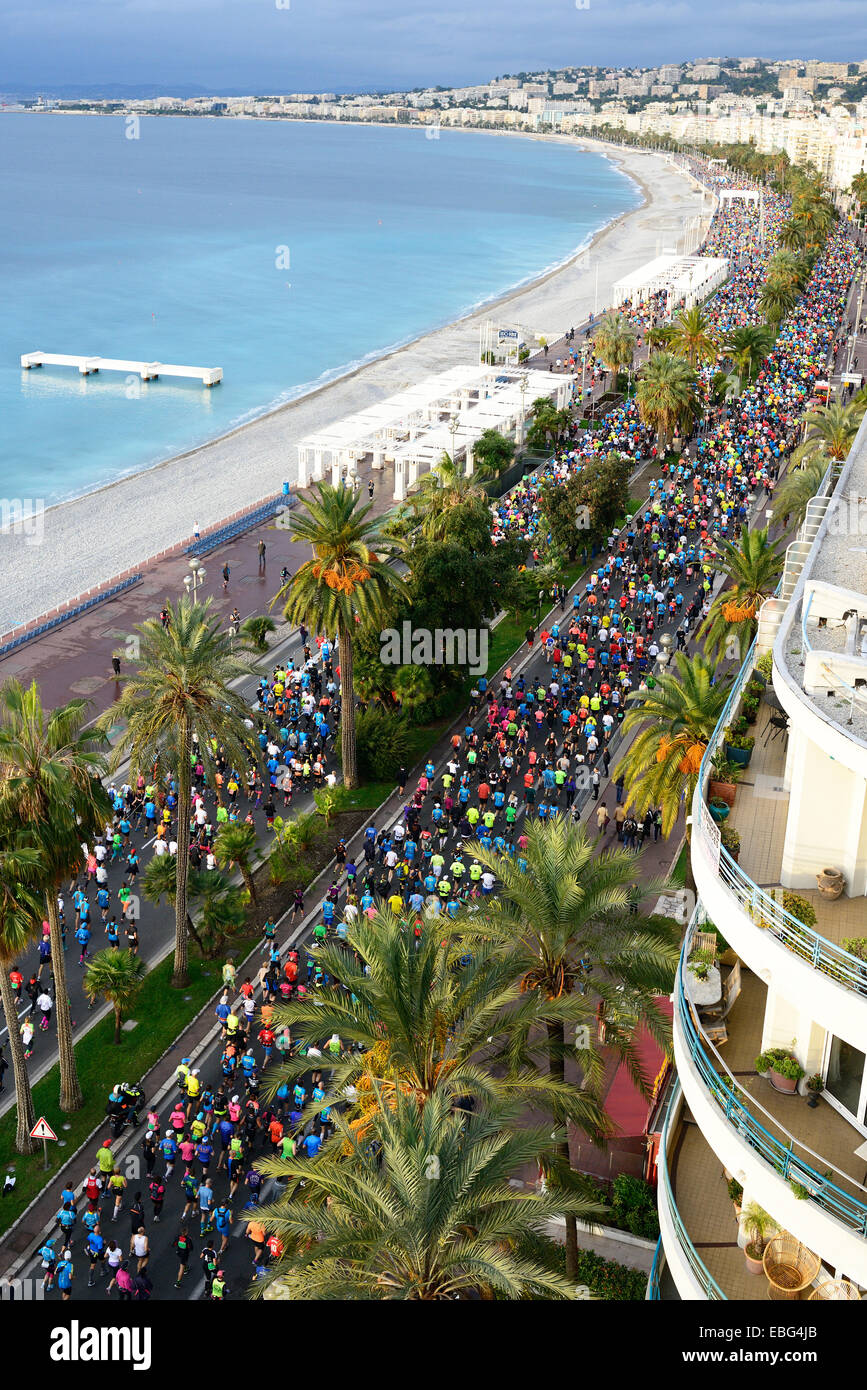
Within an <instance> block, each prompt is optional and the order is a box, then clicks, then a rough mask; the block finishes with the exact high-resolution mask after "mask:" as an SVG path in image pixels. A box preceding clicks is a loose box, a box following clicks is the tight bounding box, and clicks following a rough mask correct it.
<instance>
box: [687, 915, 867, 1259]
mask: <svg viewBox="0 0 867 1390" xmlns="http://www.w3.org/2000/svg"><path fill="white" fill-rule="evenodd" d="M702 917H703V913H702V911H701V909H700V908H697V909H696V912H695V913H694V914H693V918H692V922H691V923H690V926H689V928H688V929H687V933H686V936H685V938H684V944H683V950H682V952H681V957H680V967H679V969H678V972H677V983H676V986H675V1008H676V1010H677V1017H678V1022H679V1023H680V1026H681V1029H682V1031H683V1036H684V1040H685V1042H686V1046H687V1049H688V1051H689V1055H690V1057H691V1058H692V1061H693V1064H694V1066H695V1068H696V1070H697V1071H698V1073H699V1075H700V1077H701V1079H702V1081H703V1082H704V1084H705V1086H706V1088H707V1091H708V1094H709V1096H710V1097H711V1099H712V1100H713V1101H714V1102H715V1104H716V1105H717V1106H718V1107H719V1109H720V1110H721V1112H722V1114H723V1115H724V1116H725V1119H726V1120H727V1121H728V1123H729V1124H730V1125H731V1126H732V1128H733V1129H734V1130H735V1131H736V1132H737V1134H738V1135H739V1136H740V1138H741V1139H743V1140H744V1142H745V1143H746V1144H748V1145H749V1146H750V1148H752V1149H754V1150H755V1152H756V1153H758V1154H759V1156H760V1157H761V1158H763V1159H764V1160H765V1162H766V1163H768V1164H770V1166H771V1167H772V1168H774V1169H775V1170H776V1172H777V1173H779V1175H780V1177H781V1178H783V1179H784V1180H785V1181H786V1182H795V1183H797V1184H799V1186H800V1187H802V1188H804V1189H806V1191H807V1192H808V1193H809V1200H810V1201H811V1202H813V1203H815V1204H816V1205H817V1206H820V1207H821V1208H822V1209H823V1210H824V1211H827V1212H828V1213H830V1215H831V1216H834V1217H836V1218H837V1220H838V1221H840V1222H842V1223H843V1225H845V1226H847V1227H848V1228H849V1229H850V1230H853V1231H857V1232H858V1234H859V1235H862V1236H867V1189H863V1188H862V1192H863V1196H861V1197H855V1196H853V1195H852V1194H851V1193H849V1192H846V1191H844V1189H843V1188H842V1187H839V1186H838V1185H837V1184H836V1183H835V1182H833V1181H832V1180H831V1178H830V1177H829V1176H828V1172H829V1171H833V1172H834V1173H836V1174H837V1175H838V1176H839V1177H841V1178H844V1179H845V1180H846V1181H847V1182H853V1185H854V1186H856V1187H860V1184H858V1183H854V1181H853V1180H852V1179H850V1178H849V1177H848V1175H847V1174H845V1173H842V1172H841V1171H840V1169H839V1168H837V1167H836V1165H835V1164H833V1163H831V1162H830V1160H826V1159H823V1158H821V1157H820V1155H818V1154H814V1153H813V1151H812V1150H811V1149H808V1148H807V1146H806V1145H805V1144H801V1143H800V1142H799V1141H798V1140H797V1139H796V1138H795V1137H794V1135H792V1134H789V1132H788V1131H787V1130H785V1129H783V1127H782V1125H780V1124H779V1122H778V1121H777V1120H775V1119H774V1117H773V1116H772V1115H769V1114H768V1112H767V1111H766V1110H765V1109H764V1107H763V1106H762V1105H760V1103H759V1102H758V1101H757V1100H756V1099H755V1097H754V1096H751V1095H750V1093H749V1092H748V1091H746V1090H744V1088H743V1087H742V1086H740V1085H739V1084H738V1082H737V1081H736V1080H735V1078H734V1077H733V1076H732V1074H731V1072H730V1071H729V1070H728V1068H727V1067H726V1065H725V1062H724V1061H723V1059H722V1057H721V1056H720V1054H719V1053H718V1052H717V1050H716V1048H715V1047H714V1046H713V1044H712V1043H711V1042H709V1040H708V1039H707V1038H706V1037H705V1035H704V1033H702V1032H701V1030H700V1028H699V1026H698V1024H697V1022H696V1018H695V1014H694V1012H693V1008H692V1004H691V1003H690V1001H689V999H688V997H687V994H686V989H685V987H684V981H683V972H684V968H685V965H686V961H687V958H688V956H689V952H690V950H691V949H692V938H693V933H694V931H695V929H696V927H697V926H698V925H700V924H701V920H702ZM757 1111H758V1112H760V1113H761V1114H762V1115H763V1116H765V1117H766V1118H767V1119H768V1120H769V1121H771V1123H773V1124H774V1126H775V1127H776V1128H777V1129H779V1130H780V1131H781V1133H782V1134H784V1135H785V1140H783V1139H780V1138H779V1137H778V1136H777V1135H775V1134H772V1133H771V1131H770V1130H769V1129H767V1128H766V1127H765V1125H764V1124H762V1122H761V1120H759V1119H758V1118H757V1115H756V1113H755V1112H757ZM663 1148H664V1145H663V1144H660V1154H661V1153H662V1150H663ZM796 1149H797V1152H796ZM811 1159H815V1160H816V1162H817V1163H821V1164H823V1168H822V1170H821V1171H820V1170H819V1169H818V1168H816V1167H814V1166H813V1164H812V1162H811ZM660 1166H661V1159H660Z"/></svg>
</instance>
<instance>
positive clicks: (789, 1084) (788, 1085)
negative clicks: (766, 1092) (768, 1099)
mask: <svg viewBox="0 0 867 1390" xmlns="http://www.w3.org/2000/svg"><path fill="white" fill-rule="evenodd" d="M768 1075H769V1077H770V1079H771V1085H772V1086H773V1088H774V1090H775V1091H785V1092H786V1094H787V1095H790V1096H791V1095H794V1094H795V1091H797V1089H798V1083H797V1081H795V1080H793V1079H792V1077H790V1076H780V1073H779V1072H778V1071H774V1068H773V1067H771V1070H770V1071H769V1073H768Z"/></svg>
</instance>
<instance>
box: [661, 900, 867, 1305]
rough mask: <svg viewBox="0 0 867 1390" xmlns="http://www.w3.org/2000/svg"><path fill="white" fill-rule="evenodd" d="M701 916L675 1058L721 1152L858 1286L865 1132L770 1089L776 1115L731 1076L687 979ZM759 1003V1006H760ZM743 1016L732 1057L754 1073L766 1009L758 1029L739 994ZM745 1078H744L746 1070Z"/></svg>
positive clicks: (865, 1226) (866, 1203) (866, 1195)
mask: <svg viewBox="0 0 867 1390" xmlns="http://www.w3.org/2000/svg"><path fill="white" fill-rule="evenodd" d="M697 918H698V914H696V917H694V919H693V926H692V927H691V928H690V930H689V931H688V932H687V935H686V940H685V943H684V951H683V954H682V956H681V964H680V969H679V971H678V977H677V981H676V986H675V996H674V1000H675V1009H674V1053H675V1059H676V1062H677V1071H678V1077H679V1079H680V1083H681V1085H682V1087H683V1093H684V1097H685V1099H686V1101H687V1103H688V1105H689V1107H690V1110H691V1112H692V1114H693V1117H694V1118H695V1121H696V1123H697V1124H698V1126H699V1128H700V1129H701V1131H702V1134H703V1135H704V1138H705V1139H706V1140H707V1143H708V1144H709V1145H710V1147H711V1149H712V1150H713V1152H714V1153H715V1154H716V1156H717V1157H718V1158H719V1159H720V1160H721V1162H722V1163H723V1165H724V1166H725V1167H726V1168H727V1169H728V1170H729V1172H731V1173H733V1174H734V1175H735V1177H736V1178H737V1180H738V1181H739V1182H740V1183H741V1184H742V1185H743V1186H744V1187H746V1188H748V1189H749V1191H750V1194H751V1195H752V1197H753V1198H754V1200H756V1201H757V1202H758V1203H759V1205H760V1206H762V1207H764V1208H765V1209H766V1210H767V1211H770V1212H771V1213H772V1214H773V1216H774V1217H775V1219H776V1220H777V1221H778V1222H779V1224H780V1225H781V1226H782V1227H784V1228H785V1229H786V1230H789V1231H791V1232H792V1233H793V1234H794V1235H796V1236H797V1237H798V1238H799V1239H800V1240H803V1241H804V1242H805V1244H807V1245H808V1246H809V1247H810V1248H811V1249H812V1250H815V1251H816V1253H817V1254H819V1255H820V1256H821V1257H822V1259H823V1260H824V1261H825V1262H826V1264H828V1265H829V1266H830V1267H832V1268H834V1269H840V1270H845V1271H846V1272H847V1273H848V1275H849V1277H851V1278H853V1279H855V1280H856V1281H857V1282H858V1283H860V1284H862V1285H863V1284H867V1188H865V1187H864V1186H863V1185H862V1184H861V1183H860V1182H858V1181H857V1179H856V1178H855V1177H854V1171H856V1169H857V1163H858V1160H857V1159H855V1157H854V1147H855V1143H856V1142H857V1135H856V1132H855V1131H854V1130H853V1129H852V1127H851V1126H849V1125H847V1124H846V1122H845V1121H843V1120H842V1118H841V1117H839V1116H837V1115H836V1113H835V1112H833V1111H832V1110H831V1109H830V1108H827V1109H825V1110H819V1111H815V1112H813V1111H807V1109H806V1106H805V1102H804V1101H803V1099H802V1098H800V1097H798V1096H792V1097H788V1096H787V1097H777V1096H772V1095H771V1093H770V1091H769V1089H768V1090H767V1092H766V1091H765V1089H762V1090H761V1094H762V1096H765V1095H766V1094H767V1099H768V1104H769V1105H770V1104H771V1103H773V1104H774V1106H775V1109H776V1112H777V1113H776V1114H773V1113H771V1111H770V1110H769V1109H768V1108H766V1106H765V1105H764V1104H763V1103H762V1101H761V1100H760V1099H759V1098H758V1095H755V1094H752V1093H751V1091H750V1090H749V1089H748V1086H747V1085H745V1084H741V1082H740V1081H739V1080H737V1079H736V1078H735V1076H734V1075H733V1074H732V1072H731V1071H730V1070H729V1068H728V1066H727V1065H726V1063H725V1062H724V1061H723V1059H722V1057H721V1055H720V1053H719V1052H718V1051H717V1050H716V1048H715V1047H714V1046H713V1045H712V1044H711V1043H710V1042H709V1040H708V1039H707V1037H706V1036H705V1034H704V1032H703V1031H702V1029H701V1026H700V1024H699V1022H698V1019H697V1016H696V1015H695V1012H694V1010H693V1006H692V1004H691V1002H690V1000H689V997H688V995H687V991H686V986H685V983H684V973H683V972H684V965H685V961H686V958H687V955H688V953H689V950H690V949H691V940H692V934H693V929H694V925H695V923H696V920H697ZM752 984H753V985H754V986H755V989H756V990H757V991H760V990H761V988H762V986H761V982H760V980H758V979H752ZM756 1002H757V1003H758V1004H759V1005H760V1002H761V1001H759V1000H757V1001H756ZM739 1010H744V1012H743V1013H742V1018H741V1022H740V1023H739V1024H738V1025H736V1029H735V1032H736V1031H737V1027H739V1028H740V1029H741V1031H742V1033H743V1034H744V1035H745V1036H744V1037H743V1045H742V1047H741V1056H740V1060H739V1061H736V1060H735V1059H734V1057H732V1062H733V1065H735V1066H738V1067H739V1068H740V1067H741V1066H743V1067H744V1069H745V1071H746V1068H747V1067H748V1065H749V1064H748V1063H747V1062H746V1058H747V1057H748V1056H750V1055H752V1056H753V1057H754V1056H755V1055H756V1053H757V1052H758V1051H759V1050H760V1048H759V1045H758V1042H759V1040H760V1032H759V1022H758V1020H759V1017H760V1016H762V1015H763V1008H762V1007H758V1008H754V1010H753V1021H754V1025H755V1026H754V1030H753V1031H752V1032H750V1020H749V1017H748V1009H747V1006H746V1005H744V1004H742V1001H741V999H740V998H739V1000H738V1003H737V1004H736V1005H735V1010H734V1011H733V1013H732V1015H730V1019H731V1020H734V1019H735V1018H736V1016H737V1011H739ZM727 1046H728V1048H729V1050H730V1055H731V1050H732V1049H737V1047H738V1039H737V1037H736V1036H733V1037H730V1039H729V1043H728V1044H727ZM747 1074H748V1073H747ZM739 1075H744V1072H741V1071H740V1070H739ZM753 1084H754V1085H755V1086H756V1088H757V1090H758V1089H759V1088H764V1087H765V1083H764V1082H761V1081H760V1079H759V1078H755V1081H754V1082H753ZM787 1125H791V1126H793V1127H794V1128H797V1129H799V1130H800V1131H801V1133H807V1132H808V1126H809V1127H810V1130H809V1132H810V1134H811V1137H813V1139H814V1142H815V1143H817V1144H818V1143H820V1142H821V1143H822V1144H823V1146H824V1147H825V1152H826V1153H827V1151H828V1148H830V1147H832V1145H833V1146H834V1152H835V1154H836V1156H837V1158H838V1160H839V1162H838V1163H835V1162H833V1161H832V1160H830V1159H829V1158H828V1157H826V1156H824V1155H820V1154H819V1153H817V1152H815V1151H814V1150H813V1149H812V1148H810V1147H809V1146H808V1145H807V1144H806V1143H804V1142H802V1141H801V1139H799V1138H798V1137H797V1135H796V1134H794V1133H792V1131H791V1129H790V1128H788V1127H787ZM838 1127H839V1132H838ZM818 1136H821V1137H818ZM843 1162H848V1165H849V1167H850V1169H851V1170H852V1172H846V1171H844V1169H843V1168H842V1167H841V1166H839V1164H840V1163H843ZM862 1168H863V1161H862ZM660 1209H661V1211H662V1205H661V1208H660ZM661 1219H662V1218H661ZM666 1253H668V1245H667V1244H666Z"/></svg>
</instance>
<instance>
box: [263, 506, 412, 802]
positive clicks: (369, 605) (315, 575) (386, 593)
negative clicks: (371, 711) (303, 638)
mask: <svg viewBox="0 0 867 1390" xmlns="http://www.w3.org/2000/svg"><path fill="white" fill-rule="evenodd" d="M304 505H305V511H304V513H303V514H302V515H300V516H294V514H293V521H292V538H293V540H298V541H307V542H308V543H309V544H310V546H311V547H312V550H313V559H312V560H307V561H306V562H305V563H304V564H303V565H302V566H301V568H300V569H299V570H298V572H297V574H295V575H294V576H293V577H292V578H291V579H290V580H289V581H288V583H287V584H285V585H284V586H283V588H282V589H280V590H279V592H278V593H277V594H276V595H275V597H274V600H273V602H275V603H276V602H277V601H278V600H282V601H283V604H284V614H285V616H286V617H287V618H288V619H289V620H290V621H292V622H296V623H297V622H299V621H301V620H302V619H305V618H306V619H307V621H308V622H309V623H310V625H311V626H312V627H313V629H314V631H317V632H336V633H337V640H338V643H339V649H340V744H341V751H342V759H343V781H344V784H345V785H346V786H347V787H349V788H350V789H354V788H355V787H357V786H358V757H357V752H356V746H355V686H354V684H353V679H352V657H353V643H352V635H353V633H354V631H355V628H356V625H357V624H359V625H361V626H362V627H364V628H373V627H375V626H376V625H377V624H378V623H380V624H381V620H382V617H383V615H384V613H385V611H386V609H387V607H388V605H389V603H394V602H395V601H397V600H398V599H399V598H400V597H401V596H402V595H403V592H404V584H403V581H402V580H401V579H399V578H398V576H397V575H396V574H395V572H394V570H393V569H390V568H389V566H388V565H387V564H386V563H385V561H384V560H383V559H381V558H380V556H379V555H378V554H376V552H377V551H378V550H385V549H386V548H393V547H394V544H395V543H394V541H388V540H386V538H385V537H383V536H381V535H380V533H379V530H378V523H377V522H376V521H375V520H373V519H372V518H371V519H370V520H367V519H366V518H367V514H368V512H369V511H370V505H371V504H369V503H368V504H367V505H366V506H361V505H360V504H359V499H358V497H357V496H356V494H355V493H354V492H352V491H351V490H350V489H349V488H347V487H345V486H344V485H343V484H342V483H341V485H340V486H339V487H336V488H333V487H329V486H327V484H324V483H320V484H319V486H318V488H317V495H316V497H311V498H308V500H307V501H306V502H305V504H304Z"/></svg>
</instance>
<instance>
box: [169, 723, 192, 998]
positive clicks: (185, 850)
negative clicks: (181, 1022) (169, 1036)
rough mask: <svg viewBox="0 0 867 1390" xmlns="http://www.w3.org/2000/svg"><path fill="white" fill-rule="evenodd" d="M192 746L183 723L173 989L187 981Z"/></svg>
mask: <svg viewBox="0 0 867 1390" xmlns="http://www.w3.org/2000/svg"><path fill="white" fill-rule="evenodd" d="M192 745H193V731H192V729H191V728H190V725H189V722H187V723H185V724H184V727H183V730H182V733H181V740H180V752H179V755H178V756H179V759H180V767H179V768H178V855H177V865H176V875H177V881H176V884H175V967H174V972H173V974H172V984H173V986H174V988H175V989H183V988H184V986H185V985H187V984H188V983H189V978H190V977H189V973H188V970H187V949H188V947H187V874H188V872H189V863H190V792H191V784H192V775H191V771H190V751H191V749H192Z"/></svg>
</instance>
